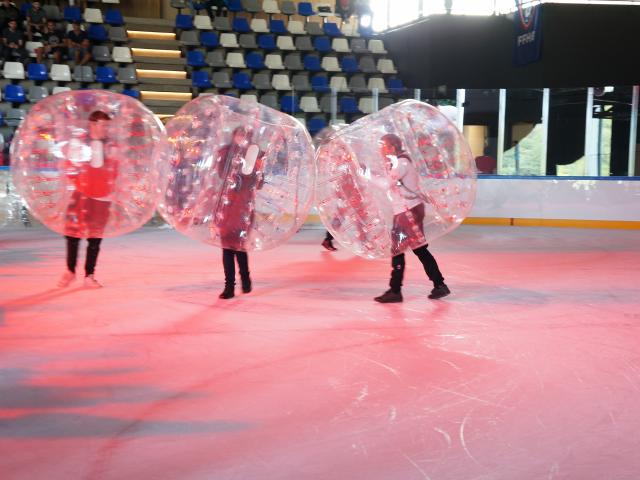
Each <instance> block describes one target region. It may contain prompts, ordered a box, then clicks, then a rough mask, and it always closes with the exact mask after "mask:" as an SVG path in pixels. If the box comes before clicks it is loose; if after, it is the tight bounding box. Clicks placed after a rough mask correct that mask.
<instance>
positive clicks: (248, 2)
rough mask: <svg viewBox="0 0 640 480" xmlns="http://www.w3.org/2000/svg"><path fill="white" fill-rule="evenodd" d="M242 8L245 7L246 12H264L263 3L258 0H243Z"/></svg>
mask: <svg viewBox="0 0 640 480" xmlns="http://www.w3.org/2000/svg"><path fill="white" fill-rule="evenodd" d="M241 3H242V8H244V10H245V12H250V13H258V12H262V5H260V2H258V0H242V2H241Z"/></svg>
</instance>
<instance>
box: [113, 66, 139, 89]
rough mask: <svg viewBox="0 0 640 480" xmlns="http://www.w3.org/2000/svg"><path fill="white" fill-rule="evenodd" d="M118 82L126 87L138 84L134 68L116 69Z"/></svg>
mask: <svg viewBox="0 0 640 480" xmlns="http://www.w3.org/2000/svg"><path fill="white" fill-rule="evenodd" d="M118 81H119V82H120V83H124V84H127V85H135V84H136V83H138V76H137V75H136V69H135V67H124V68H119V69H118Z"/></svg>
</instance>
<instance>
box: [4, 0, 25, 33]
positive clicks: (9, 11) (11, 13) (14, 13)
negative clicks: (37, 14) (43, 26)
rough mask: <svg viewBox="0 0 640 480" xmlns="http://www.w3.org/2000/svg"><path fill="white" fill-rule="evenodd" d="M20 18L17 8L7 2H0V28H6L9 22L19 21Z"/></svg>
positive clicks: (7, 0)
mask: <svg viewBox="0 0 640 480" xmlns="http://www.w3.org/2000/svg"><path fill="white" fill-rule="evenodd" d="M21 17H22V15H21V14H20V10H19V9H18V7H16V6H15V5H14V4H13V3H12V2H10V1H9V0H2V3H1V4H0V28H2V29H4V28H6V27H7V26H8V25H9V21H10V20H15V21H19V20H20V19H21Z"/></svg>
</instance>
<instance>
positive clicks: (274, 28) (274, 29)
mask: <svg viewBox="0 0 640 480" xmlns="http://www.w3.org/2000/svg"><path fill="white" fill-rule="evenodd" d="M269 30H270V31H271V33H275V34H276V35H286V34H288V33H289V30H287V27H286V26H285V24H284V22H283V21H282V20H271V22H270V23H269Z"/></svg>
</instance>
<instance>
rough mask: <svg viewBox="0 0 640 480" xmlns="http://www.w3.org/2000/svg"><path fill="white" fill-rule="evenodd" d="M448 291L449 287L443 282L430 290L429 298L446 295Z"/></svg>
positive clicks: (435, 298)
mask: <svg viewBox="0 0 640 480" xmlns="http://www.w3.org/2000/svg"><path fill="white" fill-rule="evenodd" d="M450 293H451V290H449V287H447V286H446V285H445V284H444V283H443V284H442V285H438V286H437V287H434V288H433V290H431V294H430V295H429V298H430V299H431V300H437V299H438V298H442V297H446V296H447V295H449V294H450Z"/></svg>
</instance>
